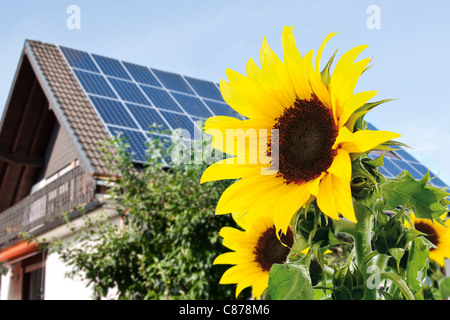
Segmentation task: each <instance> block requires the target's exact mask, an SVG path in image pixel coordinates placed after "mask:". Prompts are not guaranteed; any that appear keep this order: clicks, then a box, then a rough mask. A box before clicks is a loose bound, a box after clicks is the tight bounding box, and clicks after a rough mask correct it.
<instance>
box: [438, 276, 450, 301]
mask: <svg viewBox="0 0 450 320" xmlns="http://www.w3.org/2000/svg"><path fill="white" fill-rule="evenodd" d="M439 292H440V293H441V297H442V298H448V297H450V278H449V277H447V278H443V279H442V280H440V281H439Z"/></svg>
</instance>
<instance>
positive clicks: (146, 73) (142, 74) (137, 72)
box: [123, 62, 161, 87]
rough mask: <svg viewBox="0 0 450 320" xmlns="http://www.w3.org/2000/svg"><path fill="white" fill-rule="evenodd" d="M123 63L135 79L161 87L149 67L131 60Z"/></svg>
mask: <svg viewBox="0 0 450 320" xmlns="http://www.w3.org/2000/svg"><path fill="white" fill-rule="evenodd" d="M123 64H124V66H125V67H126V68H127V70H128V72H129V73H130V74H131V76H132V77H133V79H134V80H135V81H137V82H139V83H143V84H149V85H152V86H156V87H161V85H160V84H159V82H158V80H157V79H156V77H155V76H154V75H153V74H152V73H151V71H150V70H149V69H148V68H146V67H143V66H139V65H137V64H134V63H129V62H123Z"/></svg>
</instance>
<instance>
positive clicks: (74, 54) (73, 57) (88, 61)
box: [60, 47, 100, 72]
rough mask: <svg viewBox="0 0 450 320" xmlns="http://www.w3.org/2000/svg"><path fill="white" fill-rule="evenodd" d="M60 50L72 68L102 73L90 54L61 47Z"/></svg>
mask: <svg viewBox="0 0 450 320" xmlns="http://www.w3.org/2000/svg"><path fill="white" fill-rule="evenodd" d="M60 49H61V51H62V53H63V54H64V56H65V57H66V59H67V62H69V65H70V66H71V67H74V68H79V69H84V70H88V71H93V72H100V71H99V70H98V68H97V67H96V66H95V63H94V61H93V60H92V58H91V56H90V55H89V53H87V52H83V51H79V50H75V49H70V48H66V47H60Z"/></svg>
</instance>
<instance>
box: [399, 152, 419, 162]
mask: <svg viewBox="0 0 450 320" xmlns="http://www.w3.org/2000/svg"><path fill="white" fill-rule="evenodd" d="M394 152H395V153H396V154H397V155H398V156H399V157H401V158H402V159H405V160H408V161H413V162H419V161H417V160H416V158H414V157H413V156H412V155H410V154H409V153H408V152H406V151H405V150H395V151H394Z"/></svg>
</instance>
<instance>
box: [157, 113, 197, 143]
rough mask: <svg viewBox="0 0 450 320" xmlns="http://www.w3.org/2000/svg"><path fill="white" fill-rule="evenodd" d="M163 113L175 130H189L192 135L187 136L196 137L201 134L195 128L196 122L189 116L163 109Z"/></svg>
mask: <svg viewBox="0 0 450 320" xmlns="http://www.w3.org/2000/svg"><path fill="white" fill-rule="evenodd" d="M161 114H162V115H163V117H164V118H165V119H166V120H167V122H169V124H170V126H171V127H172V129H173V130H175V129H184V130H187V131H188V132H189V135H190V136H189V137H186V138H191V139H194V137H196V136H197V135H199V134H200V133H199V132H198V130H197V129H196V128H195V124H194V123H193V122H192V121H191V120H190V119H189V117H187V116H185V115H182V114H177V113H172V112H167V111H161ZM194 132H196V133H194Z"/></svg>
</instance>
